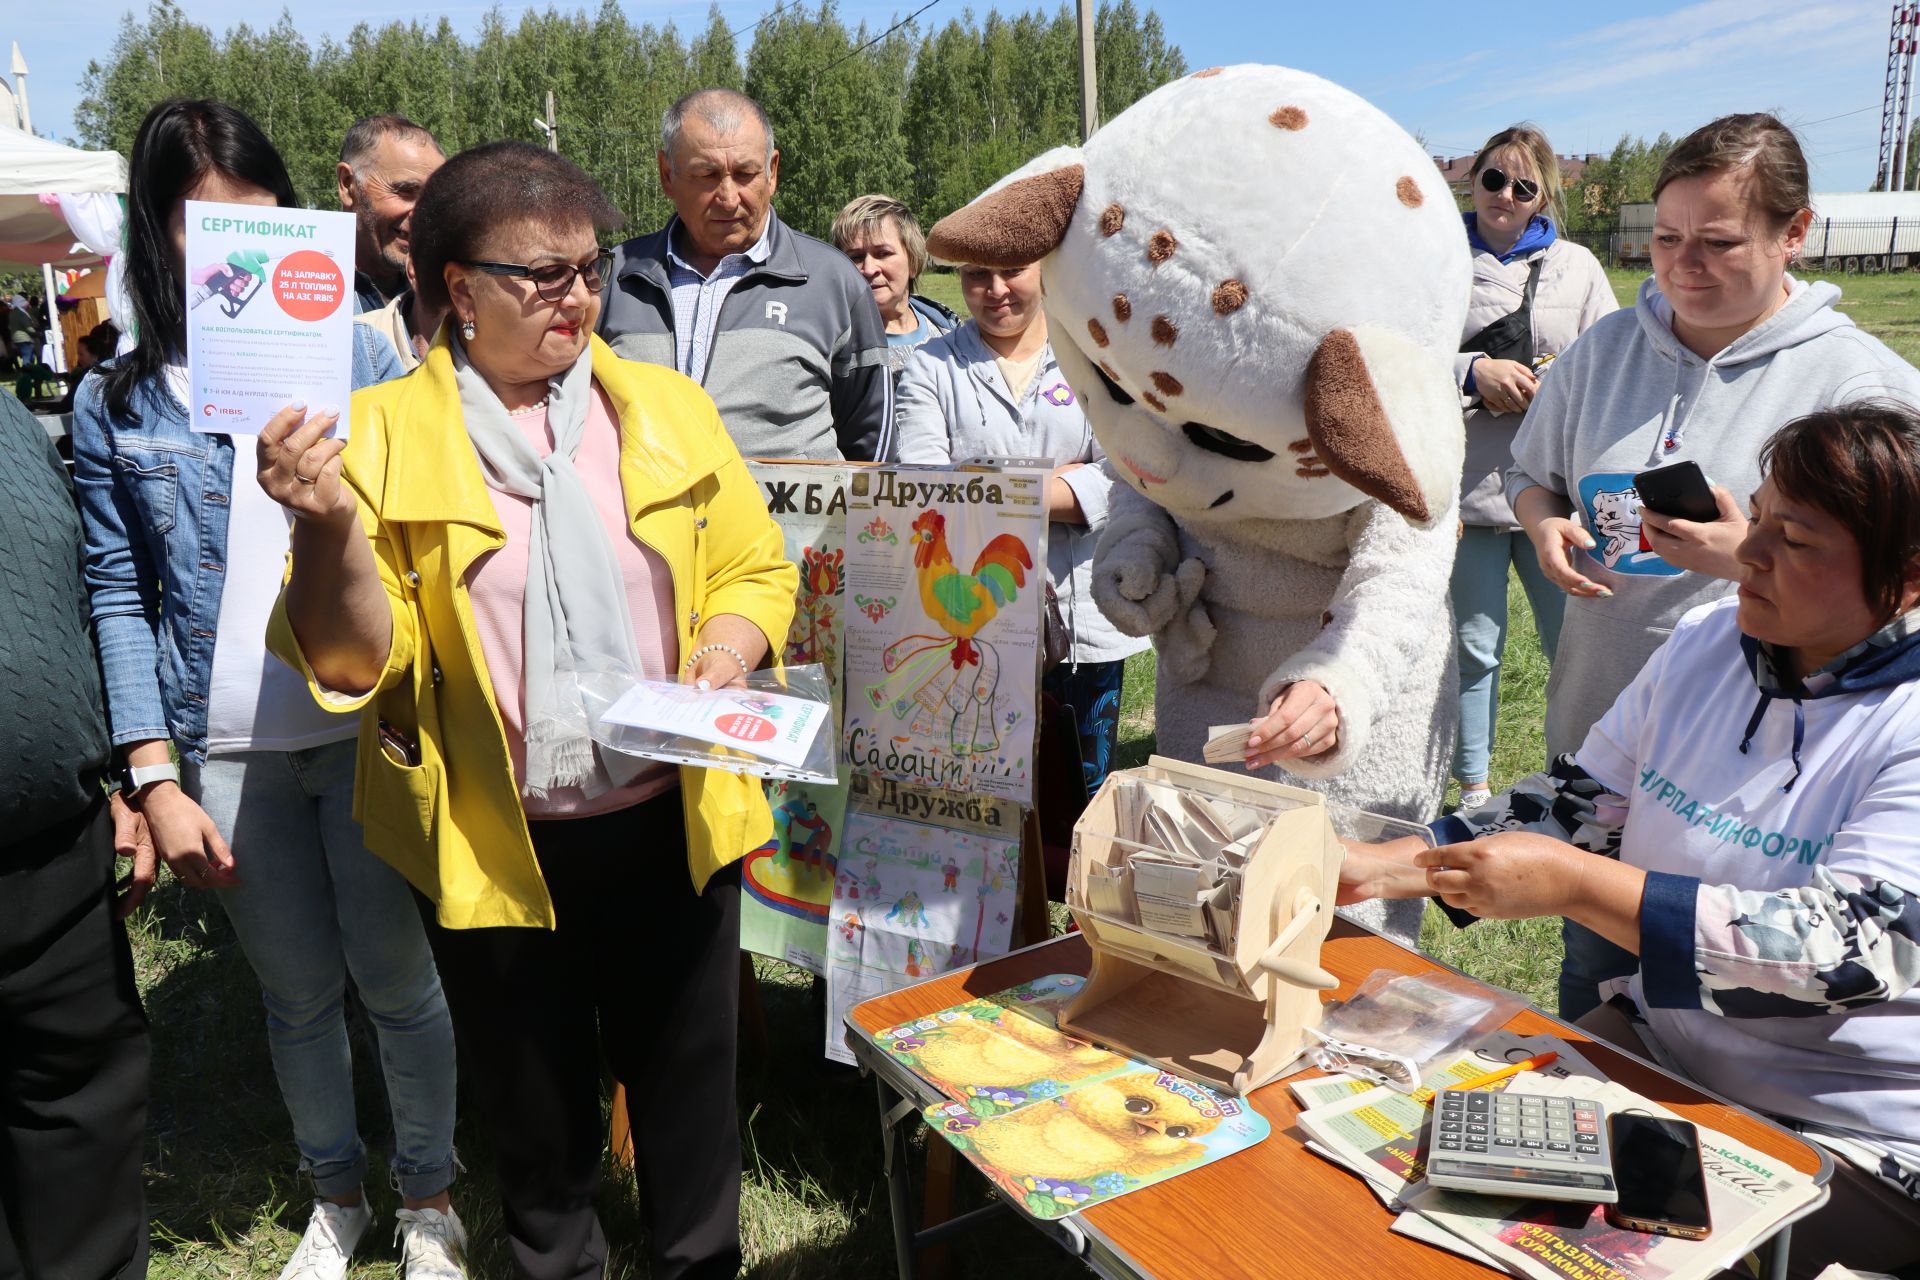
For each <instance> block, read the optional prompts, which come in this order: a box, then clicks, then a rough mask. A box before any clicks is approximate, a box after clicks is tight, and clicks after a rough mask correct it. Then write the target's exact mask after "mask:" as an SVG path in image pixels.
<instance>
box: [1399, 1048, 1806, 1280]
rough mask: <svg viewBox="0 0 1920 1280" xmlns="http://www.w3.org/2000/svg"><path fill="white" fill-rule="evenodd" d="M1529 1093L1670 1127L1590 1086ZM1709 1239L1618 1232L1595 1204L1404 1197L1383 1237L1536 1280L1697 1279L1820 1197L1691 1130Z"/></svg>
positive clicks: (1607, 1087) (1770, 1165)
mask: <svg viewBox="0 0 1920 1280" xmlns="http://www.w3.org/2000/svg"><path fill="white" fill-rule="evenodd" d="M1528 1087H1529V1091H1531V1092H1536V1093H1543V1094H1549V1095H1552V1094H1558V1095H1561V1096H1565V1097H1583V1098H1593V1099H1594V1100H1596V1101H1598V1102H1599V1103H1600V1104H1601V1105H1602V1106H1604V1107H1605V1108H1606V1109H1607V1110H1608V1111H1609V1112H1615V1111H1626V1110H1636V1111H1645V1112H1649V1113H1651V1114H1653V1115H1657V1116H1665V1117H1669V1118H1675V1119H1678V1118H1679V1117H1676V1116H1675V1115H1674V1113H1673V1112H1671V1111H1669V1110H1667V1109H1666V1108H1665V1107H1662V1106H1660V1105H1659V1104H1658V1103H1656V1102H1653V1101H1650V1100H1649V1099H1647V1098H1644V1097H1642V1096H1640V1095H1639V1094H1637V1093H1634V1092H1633V1091H1632V1090H1631V1089H1628V1088H1626V1087H1625V1086H1624V1085H1620V1084H1616V1083H1613V1082H1611V1081H1602V1080H1600V1079H1598V1078H1597V1077H1586V1076H1579V1075H1575V1076H1570V1077H1568V1078H1566V1079H1563V1080H1542V1081H1538V1082H1530V1083H1529V1086H1528ZM1698 1127H1699V1130H1700V1157H1701V1165H1702V1167H1703V1168H1704V1169H1705V1170H1706V1175H1707V1206H1708V1210H1709V1212H1710V1213H1711V1215H1712V1218H1713V1234H1712V1235H1710V1236H1708V1237H1707V1238H1706V1239H1704V1240H1681V1239H1677V1238H1675V1237H1672V1236H1659V1235H1648V1234H1646V1233H1643V1232H1639V1231H1627V1230H1624V1229H1622V1228H1619V1227H1616V1226H1614V1225H1612V1224H1611V1223H1609V1222H1608V1221H1607V1219H1606V1213H1605V1210H1604V1209H1603V1208H1601V1207H1600V1206H1598V1205H1582V1204H1570V1203H1562V1202H1554V1201H1545V1200H1517V1199H1512V1198H1507V1197H1500V1196H1479V1195H1467V1194H1462V1193H1460V1192H1456V1191H1442V1190H1440V1189H1439V1188H1436V1187H1431V1186H1423V1187H1421V1188H1420V1189H1418V1190H1409V1191H1408V1192H1407V1193H1406V1194H1405V1195H1404V1196H1403V1202H1404V1204H1405V1206H1406V1208H1407V1210H1408V1211H1409V1212H1407V1213H1403V1214H1401V1215H1400V1217H1399V1219H1397V1220H1396V1221H1395V1223H1394V1226H1393V1230H1395V1231H1396V1232H1400V1233H1401V1234H1410V1233H1409V1232H1407V1231H1404V1230H1403V1229H1402V1224H1403V1223H1408V1222H1409V1220H1410V1219H1414V1218H1416V1217H1418V1218H1421V1219H1424V1220H1425V1224H1424V1225H1423V1227H1422V1229H1423V1230H1424V1229H1425V1226H1437V1227H1440V1228H1442V1229H1444V1230H1445V1231H1447V1232H1448V1233H1450V1234H1452V1235H1453V1236H1455V1237H1457V1238H1458V1239H1460V1240H1462V1241H1464V1242H1466V1243H1467V1244H1468V1245H1471V1246H1473V1247H1474V1248H1476V1249H1478V1250H1480V1251H1481V1252H1483V1253H1485V1254H1486V1255H1488V1256H1489V1257H1490V1258H1491V1259H1492V1260H1493V1262H1494V1264H1495V1265H1496V1266H1499V1267H1501V1268H1502V1269H1504V1270H1507V1271H1511V1272H1513V1273H1514V1274H1515V1275H1521V1276H1531V1277H1536V1280H1706V1277H1709V1276H1714V1275H1717V1274H1719V1273H1720V1272H1721V1271H1723V1270H1725V1269H1726V1268H1727V1267H1729V1266H1731V1265H1732V1264H1733V1263H1734V1262H1736V1261H1738V1260H1739V1259H1740V1258H1742V1257H1744V1256H1746V1255H1747V1254H1748V1253H1749V1252H1751V1251H1752V1250H1753V1248H1754V1247H1755V1246H1756V1245H1757V1244H1758V1243H1759V1242H1760V1241H1761V1240H1762V1239H1763V1238H1765V1237H1766V1236H1767V1235H1769V1234H1771V1233H1772V1232H1773V1231H1774V1230H1775V1229H1776V1228H1777V1227H1778V1226H1779V1225H1780V1224H1781V1223H1782V1222H1785V1221H1787V1220H1789V1219H1791V1218H1794V1217H1797V1216H1799V1215H1800V1214H1801V1213H1802V1212H1803V1211H1805V1210H1807V1209H1809V1208H1811V1207H1812V1206H1813V1205H1815V1204H1816V1203H1817V1202H1818V1201H1819V1200H1821V1199H1822V1198H1823V1195H1824V1192H1823V1191H1822V1190H1821V1189H1820V1188H1819V1187H1817V1186H1815V1185H1814V1183H1813V1180H1812V1179H1811V1178H1810V1177H1808V1176H1807V1175H1806V1174H1804V1173H1801V1172H1799V1171H1798V1170H1796V1169H1793V1168H1790V1167H1788V1166H1787V1165H1784V1164H1782V1163H1781V1162H1780V1161H1778V1160H1776V1159H1774V1158H1773V1157H1772V1156H1768V1155H1765V1154H1763V1153H1761V1152H1759V1151H1756V1150H1755V1149H1753V1148H1752V1147H1749V1146H1747V1145H1746V1144H1745V1143H1743V1142H1740V1141H1738V1140H1736V1139H1734V1138H1731V1137H1729V1136H1728V1135H1726V1134H1724V1133H1720V1132H1718V1131H1716V1130H1713V1129H1709V1128H1706V1127H1705V1126H1698Z"/></svg>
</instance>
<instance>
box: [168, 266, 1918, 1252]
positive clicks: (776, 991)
mask: <svg viewBox="0 0 1920 1280" xmlns="http://www.w3.org/2000/svg"><path fill="white" fill-rule="evenodd" d="M1609 276H1610V278H1611V279H1612V281H1613V283H1614V287H1615V290H1616V292H1617V293H1618V294H1619V295H1620V298H1621V301H1622V303H1623V304H1626V305H1631V303H1632V299H1633V293H1634V290H1635V289H1636V288H1637V287H1638V284H1639V281H1640V279H1641V274H1640V273H1634V272H1627V271H1613V272H1610V273H1609ZM1838 283H1839V284H1840V285H1841V287H1842V289H1844V290H1845V292H1846V300H1845V302H1844V304H1843V306H1844V308H1845V309H1846V310H1847V312H1848V313H1849V314H1851V315H1852V316H1853V317H1854V318H1855V320H1856V321H1858V322H1859V323H1860V324H1861V325H1862V326H1864V327H1865V328H1867V329H1868V330H1869V331H1871V332H1873V333H1875V334H1877V335H1879V336H1880V337H1882V338H1883V339H1885V340H1886V341H1887V342H1888V343H1890V344H1891V345H1892V346H1893V347H1894V349H1895V350H1897V351H1899V352H1900V353H1901V354H1902V355H1903V356H1906V357H1907V358H1908V359H1916V358H1920V276H1908V275H1896V276H1855V277H1848V278H1845V279H1841V280H1839V281H1838ZM921 292H923V293H926V294H929V295H931V296H933V297H935V298H938V299H940V300H941V301H943V302H945V303H947V304H948V305H950V306H952V307H953V308H954V309H955V310H956V311H964V308H963V306H962V303H961V299H960V296H959V287H958V281H957V278H956V277H955V276H953V275H952V274H951V273H949V272H932V273H929V274H928V276H927V277H925V278H924V279H923V280H922V281H921ZM1508 609H1509V614H1510V616H1511V619H1512V626H1511V629H1510V635H1509V642H1508V650H1507V657H1506V666H1505V668H1504V671H1503V674H1502V682H1501V707H1500V718H1499V723H1498V726H1497V729H1496V735H1495V742H1494V752H1493V761H1492V780H1493V783H1494V785H1495V786H1496V787H1499V786H1503V785H1505V784H1507V783H1509V782H1511V781H1512V780H1514V779H1515V778H1518V777H1520V776H1523V775H1525V774H1527V773H1530V772H1532V771H1534V770H1536V769H1538V768H1539V767H1540V766H1541V764H1542V763H1543V757H1544V754H1545V745H1544V741H1543V737H1542V731H1541V726H1542V724H1543V723H1544V719H1545V714H1546V674H1547V672H1546V663H1545V662H1544V660H1543V659H1542V658H1541V656H1540V653H1539V647H1538V644H1537V642H1536V640H1535V637H1534V631H1533V621H1532V617H1531V615H1530V614H1529V613H1528V611H1527V608H1526V604H1525V598H1524V596H1522V595H1521V594H1520V592H1519V589H1518V586H1517V584H1510V585H1509V592H1508ZM1120 737H1121V745H1120V752H1119V763H1120V765H1122V766H1127V765H1133V764H1138V763H1140V762H1142V761H1144V760H1145V759H1146V757H1147V756H1148V755H1149V754H1150V753H1151V751H1152V749H1153V657H1152V654H1150V653H1148V654H1142V655H1139V656H1138V657H1135V658H1133V659H1131V660H1130V661H1129V663H1128V667H1127V683H1126V695H1125V700H1124V704H1123V706H1122V710H1121V729H1120ZM150 903H151V905H150V906H148V907H147V908H145V909H143V910H142V911H141V912H140V914H139V915H138V916H137V917H136V919H135V921H134V925H133V941H134V955H135V958H136V963H137V966H138V970H139V977H140V984H141V989H142V991H143V993H144V994H145V997H146V1001H147V1008H148V1012H149V1015H150V1017H151V1018H152V1022H153V1029H154V1071H153V1095H152V1114H151V1125H150V1138H149V1144H150V1145H149V1153H148V1190H149V1197H150V1209H151V1212H152V1215H153V1224H154V1227H153V1264H152V1268H151V1271H150V1274H151V1275H152V1276H153V1277H155V1280H189V1278H192V1280H213V1278H216V1277H217V1278H221V1280H225V1278H228V1277H243V1276H244V1277H269V1278H270V1277H273V1276H276V1275H278V1273H279V1269H280V1266H281V1264H282V1262H283V1261H284V1260H285V1258H286V1256H287V1254H288V1252H290V1251H291V1249H292V1247H293V1244H294V1242H295V1240H296V1239H297V1233H298V1230H299V1229H300V1227H301V1226H303V1225H304V1223H305V1221H306V1216H307V1200H308V1194H309V1193H308V1192H307V1190H306V1188H305V1187H304V1185H303V1184H302V1180H301V1179H300V1177H299V1176H298V1175H297V1173H296V1172H295V1153H294V1148H293V1141H292V1136H291V1134H290V1132H289V1129H288V1124H287V1119H286V1112H285V1109H284V1108H283V1107H282V1106H281V1103H280V1098H279V1093H278V1090H277V1089H276V1088H275V1085H274V1079H273V1069H272V1065H271V1063H270V1062H269V1061H268V1057H267V1049H266V1038H265V1033H264V1029H263V1027H262V1015H261V1008H260V1000H259V991H258V988H257V987H256V986H255V984H254V980H253V975H252V973H251V971H250V970H249V969H248V967H247V964H246V961H245V959H244V958H243V957H242V956H241V955H240V952H239V948H238V947H237V946H236V945H235V943H234V940H233V936H232V933H231V931H230V930H229V929H228V927H227V924H226V921H225V918H224V917H223V916H222V915H221V914H220V911H219V909H218V908H217V907H216V906H215V905H214V904H213V902H212V900H211V899H210V898H208V897H206V896H204V895H198V894H190V893H188V892H187V891H186V890H184V889H182V888H180V887H179V886H178V885H176V884H173V883H172V882H168V883H167V884H166V885H164V886H163V887H162V888H160V889H159V890H157V891H156V892H155V894H154V895H153V897H152V898H151V899H150ZM1421 940H1422V943H1423V945H1425V946H1426V947H1427V949H1428V950H1429V951H1431V952H1432V953H1433V954H1434V955H1436V956H1438V957H1439V958H1441V959H1443V960H1445V961H1447V962H1448V963H1451V964H1454V965H1457V966H1459V967H1460V968H1462V969H1465V970H1466V971H1467V972H1469V973H1472V974H1475V975H1476V976H1478V977H1481V978H1483V979H1485V980H1487V981H1489V982H1493V983H1497V984H1499V985H1501V986H1504V987H1508V988H1511V989H1513V990H1516V991H1519V992H1521V993H1523V994H1525V995H1527V996H1528V997H1529V998H1531V999H1533V1000H1535V1001H1536V1002H1538V1003H1540V1004H1542V1005H1544V1006H1545V1007H1547V1008H1552V1007H1553V985H1554V978H1555V975H1556V973H1557V971H1558V967H1559V958H1560V937H1559V928H1558V922H1557V921H1548V920H1540V921H1528V922H1521V923H1513V924H1509V923H1503V922H1487V923H1482V924H1479V925H1476V926H1475V927H1473V928H1471V929H1465V930H1457V929H1454V928H1453V927H1452V926H1451V925H1450V924H1448V923H1447V922H1446V920H1445V919H1444V918H1443V917H1441V916H1440V915H1439V913H1438V912H1436V911H1431V910H1430V911H1429V913H1428V918H1427V921H1426V927H1425V928H1424V929H1423V931H1422V939H1421ZM755 967H756V970H757V972H758V974H759V976H760V984H759V989H760V992H761V1001H762V1004H763V1006H764V1010H765V1016H766V1020H767V1027H768V1036H769V1046H770V1049H769V1053H768V1054H767V1056H766V1057H764V1058H756V1057H753V1056H751V1055H749V1056H747V1057H745V1058H743V1061H742V1063H741V1073H740V1115H741V1125H742V1131H743V1134H744V1137H745V1144H746V1172H745V1193H744V1200H743V1206H742V1214H741V1219H742V1231H743V1236H744V1239H745V1242H746V1249H747V1254H748V1260H749V1271H748V1274H749V1275H750V1276H753V1277H755V1278H756V1280H813V1278H815V1277H822V1276H835V1277H849V1278H864V1277H884V1276H890V1275H892V1274H893V1260H892V1236H891V1224H890V1217H889V1212H888V1207H887V1195H886V1184H885V1180H884V1179H883V1177H882V1176H881V1170H880V1147H879V1142H878V1139H877V1136H876V1125H875V1116H874V1099H873V1091H872V1087H871V1085H870V1084H869V1083H868V1082H866V1081H863V1080H860V1079H859V1078H858V1077H857V1076H856V1075H854V1073H852V1072H850V1071H844V1070H840V1069H836V1068H831V1067H829V1066H826V1065H824V1064H822V1063H821V1062H820V1061H819V1045H820V1035H821V1027H820V1021H819V1014H818V1011H817V1006H816V1005H815V1003H814V997H813V993H812V989H811V987H812V984H811V980H810V979H808V978H807V976H806V975H804V974H802V973H800V972H798V971H796V970H794V969H791V968H789V967H788V966H786V965H782V964H777V963H774V962H771V961H756V962H755ZM355 1050H356V1055H355V1056H356V1069H357V1072H358V1086H359V1098H360V1104H361V1115H362V1117H363V1119H362V1127H363V1130H364V1131H365V1132H366V1133H367V1135H368V1139H369V1143H370V1145H371V1146H372V1147H373V1148H374V1158H375V1161H376V1163H381V1162H384V1160H385V1157H386V1154H387V1153H388V1152H389V1151H390V1150H391V1137H390V1135H389V1130H388V1125H387V1123H386V1112H385V1102H384V1099H383V1097H382V1094H381V1085H380V1080H379V1073H378V1071H377V1070H376V1069H374V1067H373V1063H374V1053H373V1046H372V1042H371V1038H370V1036H369V1035H368V1034H367V1032H366V1031H365V1029H364V1028H360V1029H358V1030H357V1032H356V1040H355ZM671 1105H673V1103H672V1100H671V1099H664V1100H642V1101H640V1102H637V1103H636V1125H637V1126H638V1127H639V1128H641V1129H642V1130H643V1131H644V1127H645V1115H646V1113H647V1110H648V1109H649V1108H650V1107H653V1106H671ZM458 1139H459V1144H460V1152H461V1156H462V1159H463V1160H464V1162H465V1163H466V1165H467V1167H468V1170H469V1172H468V1173H467V1175H466V1176H465V1178H464V1179H463V1181H462V1182H461V1183H460V1185H459V1186H458V1187H457V1188H456V1195H457V1202H458V1205H459V1208H460V1212H461V1214H462V1216H463V1217H464V1218H465V1219H466V1221H467V1223H468V1225H469V1227H470V1228H471V1229H472V1230H473V1233H474V1240H475V1253H474V1260H473V1261H474V1274H475V1275H476V1276H480V1277H488V1278H491V1277H496V1276H507V1275H509V1274H511V1271H510V1268H509V1266H508V1264H507V1260H506V1257H505V1254H504V1251H503V1246H502V1240H501V1236H500V1227H499V1215H498V1211H497V1209H496V1208H495V1207H494V1185H493V1181H492V1178H491V1175H490V1172H489V1169H490V1161H489V1159H488V1153H487V1146H486V1141H485V1138H484V1137H483V1135H482V1134H481V1132H480V1126H479V1119H478V1117H477V1116H476V1115H475V1114H474V1113H473V1111H472V1110H471V1109H470V1108H463V1110H462V1113H461V1118H460V1128H459V1133H458ZM923 1140H924V1139H923V1138H919V1139H916V1141H923ZM917 1163H918V1162H917V1161H916V1162H915V1164H916V1166H917ZM375 1181H376V1182H379V1181H380V1180H379V1179H376V1180H375ZM369 1192H370V1193H371V1194H372V1196H373V1198H374V1203H375V1206H376V1209H377V1210H378V1212H379V1214H380V1223H379V1224H378V1225H377V1226H376V1229H375V1230H374V1232H373V1233H371V1234H370V1235H369V1237H368V1240H367V1243H366V1245H364V1246H363V1249H362V1253H361V1258H360V1260H359V1261H357V1262H356V1265H355V1267H354V1271H353V1275H354V1276H355V1277H357V1278H358V1280H374V1278H384V1277H392V1276H393V1275H394V1274H395V1267H394V1257H393V1250H392V1246H391V1243H390V1239H391V1224H392V1213H393V1210H394V1208H395V1207H396V1201H395V1199H394V1196H393V1194H392V1193H391V1192H389V1191H388V1190H386V1188H385V1187H384V1185H376V1186H370V1187H369ZM979 1194H980V1193H979V1191H978V1190H977V1187H968V1188H967V1189H966V1191H965V1192H964V1193H963V1195H964V1196H967V1197H977V1196H978V1195H979ZM600 1207H601V1216H602V1220H603V1221H604V1222H605V1223H606V1225H607V1230H608V1235H609V1238H610V1240H611V1241H612V1244H613V1249H614V1260H613V1266H612V1268H611V1275H613V1276H614V1277H618V1278H622V1280H626V1278H631V1277H639V1276H644V1274H645V1266H644V1263H643V1262H641V1261H639V1260H638V1259H637V1256H636V1255H637V1249H638V1242H639V1241H640V1239H641V1235H642V1228H641V1225H640V1221H639V1215H638V1212H637V1210H636V1209H635V1208H634V1202H633V1197H632V1194H631V1188H630V1186H628V1185H627V1184H626V1183H625V1182H624V1181H623V1180H622V1179H621V1178H620V1177H619V1176H617V1175H616V1176H615V1177H613V1178H611V1179H610V1180H609V1182H608V1184H607V1187H606V1189H605V1191H604V1192H603V1194H602V1196H601V1205H600ZM963 1207H964V1205H963ZM955 1253H956V1261H957V1264H958V1266H957V1271H958V1274H960V1275H962V1276H967V1275H971V1276H986V1275H992V1276H994V1277H995V1280H1027V1278H1028V1277H1047V1276H1060V1275H1072V1274H1078V1273H1079V1269H1078V1268H1077V1267H1076V1266H1074V1265H1073V1264H1071V1263H1068V1262H1066V1261H1065V1260H1064V1259H1063V1257H1062V1255H1061V1254H1060V1253H1059V1252H1058V1251H1057V1250H1056V1249H1055V1248H1054V1247H1053V1246H1052V1245H1051V1244H1049V1243H1048V1242H1047V1241H1045V1240H1044V1239H1043V1238H1042V1237H1041V1236H1040V1235H1039V1234H1038V1233H1037V1232H1035V1231H1033V1230H1031V1229H1030V1228H1028V1227H1027V1226H1025V1225H1024V1224H1021V1223H1019V1222H1016V1221H1013V1220H1011V1219H1005V1220H1001V1221H998V1222H995V1223H993V1224H991V1225H989V1226H988V1227H987V1228H985V1229H983V1230H981V1231H979V1232H977V1233H975V1234H974V1235H973V1236H972V1237H970V1238H968V1239H966V1240H963V1241H962V1242H960V1243H959V1244H958V1245H957V1246H956V1249H955Z"/></svg>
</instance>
